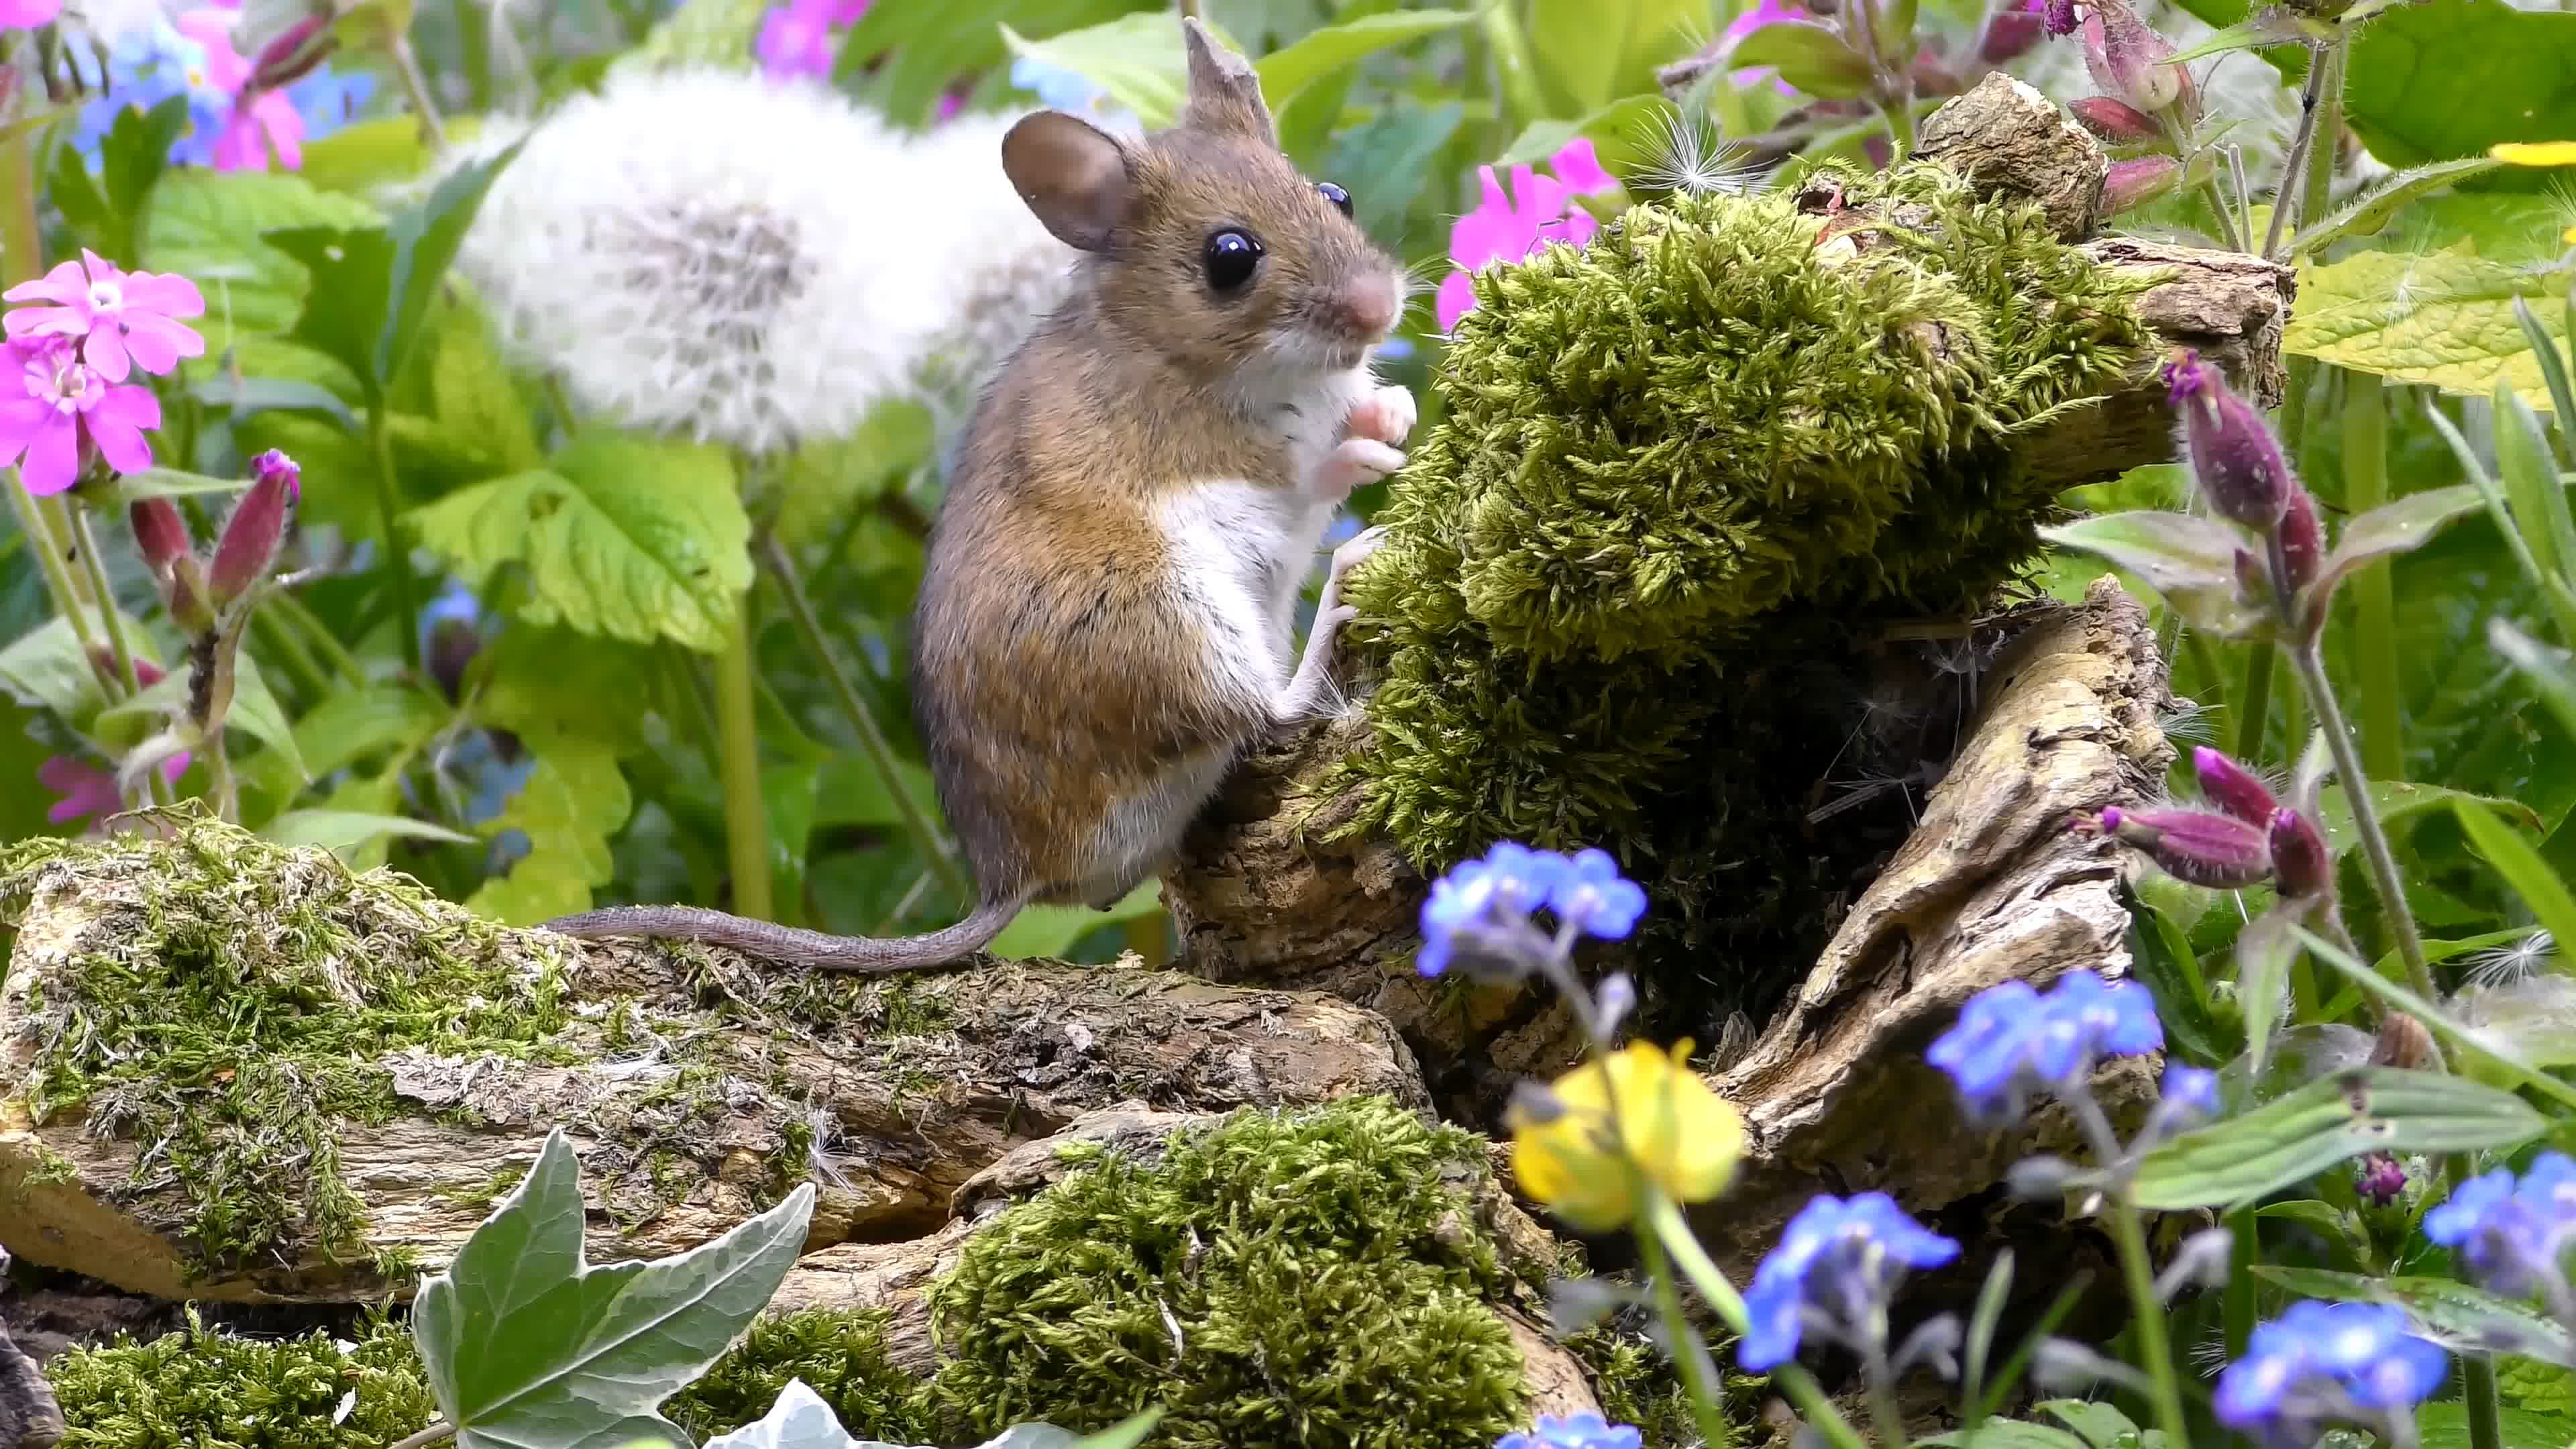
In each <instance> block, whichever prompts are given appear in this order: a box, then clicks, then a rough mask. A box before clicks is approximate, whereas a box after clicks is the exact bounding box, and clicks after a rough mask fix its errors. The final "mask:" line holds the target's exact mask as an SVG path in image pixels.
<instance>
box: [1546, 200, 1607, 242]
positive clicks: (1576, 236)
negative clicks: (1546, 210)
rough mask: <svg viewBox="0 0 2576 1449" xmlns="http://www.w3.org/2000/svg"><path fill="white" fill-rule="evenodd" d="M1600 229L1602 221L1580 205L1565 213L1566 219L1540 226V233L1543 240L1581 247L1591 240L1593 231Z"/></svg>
mask: <svg viewBox="0 0 2576 1449" xmlns="http://www.w3.org/2000/svg"><path fill="white" fill-rule="evenodd" d="M1599 230H1601V223H1600V221H1599V220H1598V219H1597V218H1595V217H1594V216H1593V215H1592V213H1591V212H1588V211H1585V210H1584V209H1583V208H1582V207H1579V206H1578V207H1576V208H1574V209H1573V210H1571V211H1569V212H1567V213H1566V214H1565V220H1563V221H1552V222H1549V223H1548V224H1547V225H1545V226H1543V227H1540V228H1539V229H1538V235H1539V240H1541V241H1552V242H1564V243H1565V244H1566V245H1568V246H1575V247H1579V246H1582V245H1584V244H1585V243H1587V242H1589V241H1591V240H1592V236H1593V233H1595V232H1597V231H1599Z"/></svg>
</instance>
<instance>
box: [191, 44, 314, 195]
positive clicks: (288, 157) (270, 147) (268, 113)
mask: <svg viewBox="0 0 2576 1449" xmlns="http://www.w3.org/2000/svg"><path fill="white" fill-rule="evenodd" d="M233 19H234V15H233V12H232V11H231V10H229V9H208V10H191V11H189V12H188V13H187V14H185V15H182V16H180V17H179V19H178V22H177V25H178V29H179V33H180V34H182V35H184V36H186V37H188V38H189V39H190V40H193V41H195V42H196V43H197V44H199V45H200V46H203V47H205V51H206V73H205V78H204V88H205V89H207V90H212V91H216V92H220V93H222V94H224V95H229V96H231V97H232V110H231V112H230V114H228V115H227V116H225V118H224V123H223V127H222V129H220V130H218V131H217V132H216V133H215V138H214V145H213V162H214V168H215V169H216V170H218V171H266V170H267V169H268V161H269V154H270V152H271V151H274V152H275V153H276V156H277V161H278V164H279V165H281V166H283V167H285V168H286V169H287V170H289V171H293V170H295V169H296V168H297V167H300V166H302V165H303V164H304V117H303V116H302V115H301V114H299V113H298V112H297V111H296V109H295V103H294V102H293V101H291V100H289V99H287V97H286V93H285V92H284V91H274V90H269V91H264V90H260V89H258V88H256V87H254V86H253V85H252V84H251V83H250V81H251V63H250V61H249V60H248V59H246V58H245V57H244V56H243V55H242V53H241V52H240V51H238V50H235V49H233V39H232V25H233Z"/></svg>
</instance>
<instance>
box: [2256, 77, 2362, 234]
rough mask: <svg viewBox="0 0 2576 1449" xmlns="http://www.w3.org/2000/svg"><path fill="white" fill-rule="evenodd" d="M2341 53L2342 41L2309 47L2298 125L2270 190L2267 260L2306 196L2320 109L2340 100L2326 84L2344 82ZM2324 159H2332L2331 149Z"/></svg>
mask: <svg viewBox="0 0 2576 1449" xmlns="http://www.w3.org/2000/svg"><path fill="white" fill-rule="evenodd" d="M2342 57H2343V45H2342V42H2341V41H2330V42H2318V43H2314V44H2311V45H2310V46H2309V47H2308V80H2307V84H2306V85H2304V86H2302V87H2300V89H2299V128H2298V130H2297V131H2295V132H2293V133H2292V135H2291V137H2290V154H2289V155H2287V156H2285V157H2283V158H2282V161H2281V184H2280V185H2279V186H2277V187H2275V188H2273V191H2272V220H2271V222H2270V224H2269V225H2267V226H2265V227H2264V228H2263V258H2264V260H2266V261H2278V260H2280V256H2281V238H2282V235H2283V233H2284V231H2285V229H2286V228H2287V227H2288V226H2289V222H2290V213H2291V212H2292V211H2294V210H2296V209H2298V202H2299V201H2300V200H2303V199H2304V198H2305V196H2306V192H2307V171H2306V170H2305V167H2306V165H2307V162H2308V156H2309V154H2310V153H2311V152H2312V151H2313V150H2314V149H2315V147H2316V143H2317V131H2318V124H2317V123H2318V121H2319V119H2320V116H2319V113H2320V112H2321V111H2322V110H2324V109H2327V108H2328V107H2338V108H2339V107H2340V105H2341V103H2342V96H2341V94H2340V92H2339V91H2338V93H2337V94H2336V95H2335V96H2334V97H2333V98H2332V99H2331V100H2329V99H2328V97H2327V94H2326V90H2327V87H2328V86H2329V85H2333V86H2337V87H2340V86H2341V85H2342V83H2343V67H2342V64H2341V61H2342ZM2327 160H2328V163H2329V164H2331V163H2332V160H2333V156H2332V153H2331V152H2329V153H2328V155H2327Z"/></svg>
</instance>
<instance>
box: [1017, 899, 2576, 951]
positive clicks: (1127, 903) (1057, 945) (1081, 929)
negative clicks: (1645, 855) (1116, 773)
mask: <svg viewBox="0 0 2576 1449" xmlns="http://www.w3.org/2000/svg"><path fill="white" fill-rule="evenodd" d="M1162 909H1163V886H1162V882H1160V881H1154V880H1149V881H1146V882H1144V883H1143V884H1141V885H1139V886H1137V887H1136V888H1135V889H1134V890H1132V891H1129V892H1128V893H1127V894H1126V895H1125V897H1123V898H1122V899H1120V901H1119V902H1118V904H1116V905H1114V906H1111V907H1110V908H1109V909H1108V910H1106V911H1093V910H1085V909H1084V908H1082V907H1080V906H1030V907H1028V908H1027V909H1025V910H1023V911H1021V912H1020V913H1019V914H1018V915H1017V916H1014V917H1012V919H1011V924H1010V925H1008V926H1006V927H1004V928H1003V930H1002V934H1001V935H999V936H997V937H995V938H994V940H993V944H992V945H991V946H990V947H989V948H987V949H989V950H990V951H991V952H992V953H993V954H994V955H996V956H999V957H1001V958H1002V959H1004V960H1006V961H1024V960H1027V959H1029V958H1031V957H1034V956H1061V955H1063V954H1064V953H1065V952H1066V951H1068V950H1071V949H1072V948H1073V943H1074V942H1076V941H1079V940H1081V939H1082V938H1083V937H1085V936H1088V935H1090V934H1091V933H1092V932H1094V931H1096V930H1099V929H1100V928H1101V927H1103V926H1107V925H1113V924H1116V923H1119V922H1123V921H1140V920H1144V919H1145V918H1147V917H1149V916H1153V915H1156V914H1158V913H1160V912H1161V910H1162ZM2571 939H2576V938H2571Z"/></svg>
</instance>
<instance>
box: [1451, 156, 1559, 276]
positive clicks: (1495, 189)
mask: <svg viewBox="0 0 2576 1449" xmlns="http://www.w3.org/2000/svg"><path fill="white" fill-rule="evenodd" d="M1476 174H1477V176H1478V177H1479V178H1480V179H1481V181H1482V184H1483V186H1484V191H1485V197H1484V200H1483V201H1482V202H1480V203H1478V204H1477V207H1476V209H1475V210H1474V211H1471V212H1468V213H1467V214H1466V215H1465V216H1462V217H1460V218H1458V221H1457V224H1456V225H1454V226H1452V227H1450V228H1449V260H1451V261H1453V262H1456V263H1457V264H1458V265H1459V266H1462V267H1465V268H1466V269H1467V270H1469V271H1471V272H1472V271H1474V270H1476V269H1477V268H1478V267H1484V266H1490V265H1492V264H1493V263H1495V262H1514V261H1519V260H1520V259H1521V258H1522V257H1524V256H1526V255H1528V254H1529V245H1530V241H1531V239H1532V238H1533V237H1535V236H1536V234H1537V232H1536V228H1534V227H1525V226H1523V225H1522V223H1521V219H1520V217H1519V216H1518V215H1517V214H1516V213H1515V212H1513V210H1512V204H1511V201H1510V200H1509V199H1508V198H1507V197H1505V196H1504V195H1503V183H1502V182H1500V181H1498V180H1496V179H1494V168H1493V167H1491V166H1480V167H1478V168H1477V169H1476Z"/></svg>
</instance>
